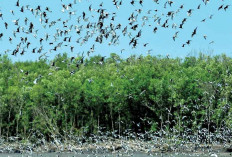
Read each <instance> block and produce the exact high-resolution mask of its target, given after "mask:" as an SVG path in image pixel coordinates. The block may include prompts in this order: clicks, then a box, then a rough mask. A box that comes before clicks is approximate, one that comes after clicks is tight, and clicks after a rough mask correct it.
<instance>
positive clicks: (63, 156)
mask: <svg viewBox="0 0 232 157" xmlns="http://www.w3.org/2000/svg"><path fill="white" fill-rule="evenodd" d="M217 155H218V157H232V154H229V153H224V154H217ZM119 156H125V157H127V156H128V157H129V156H130V157H131V156H133V157H151V156H159V157H189V156H191V157H209V156H210V154H153V155H147V154H141V153H133V154H129V155H128V154H77V153H76V154H75V153H42V154H37V153H34V154H0V157H119Z"/></svg>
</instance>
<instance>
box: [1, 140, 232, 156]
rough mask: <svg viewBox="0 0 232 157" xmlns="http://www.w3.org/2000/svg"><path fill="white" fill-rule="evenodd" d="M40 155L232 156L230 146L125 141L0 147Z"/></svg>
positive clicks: (22, 144)
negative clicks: (212, 154)
mask: <svg viewBox="0 0 232 157" xmlns="http://www.w3.org/2000/svg"><path fill="white" fill-rule="evenodd" d="M34 153H36V154H41V153H75V154H131V153H142V154H147V155H152V154H157V153H158V154H166V153H167V154H173V153H178V154H189V153H190V154H205V153H217V154H225V155H232V145H231V144H229V143H228V144H224V145H223V144H210V145H208V144H199V145H196V144H194V143H187V144H175V143H170V144H167V143H157V142H154V141H143V140H134V139H133V140H122V139H113V140H112V139H111V140H106V141H96V142H85V143H79V144H77V143H75V141H65V142H64V143H58V142H57V143H54V142H50V143H46V144H43V145H36V144H32V143H30V142H28V143H20V142H17V143H16V142H13V143H2V144H0V155H1V154H34Z"/></svg>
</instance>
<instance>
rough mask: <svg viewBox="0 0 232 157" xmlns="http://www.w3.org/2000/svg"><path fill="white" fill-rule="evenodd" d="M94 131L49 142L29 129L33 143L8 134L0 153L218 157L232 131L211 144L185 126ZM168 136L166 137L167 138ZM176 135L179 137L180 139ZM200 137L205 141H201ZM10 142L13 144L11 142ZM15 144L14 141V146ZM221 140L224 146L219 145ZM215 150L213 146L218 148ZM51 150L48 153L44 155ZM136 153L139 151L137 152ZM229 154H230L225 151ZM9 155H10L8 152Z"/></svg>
mask: <svg viewBox="0 0 232 157" xmlns="http://www.w3.org/2000/svg"><path fill="white" fill-rule="evenodd" d="M84 129H85V128H84ZM98 129H99V130H98V133H97V134H91V135H90V136H89V137H88V138H86V137H84V136H76V135H74V134H73V133H72V132H65V133H66V134H67V135H65V138H64V137H62V136H60V135H58V136H57V135H54V136H52V139H53V140H51V141H47V140H46V136H44V135H43V134H42V133H40V132H39V131H38V130H31V135H30V137H29V139H30V140H35V143H30V142H28V143H22V144H20V143H19V142H18V139H19V137H9V141H8V143H7V144H5V143H4V142H5V141H4V139H2V138H0V144H1V146H0V153H17V154H18V155H19V156H21V155H22V156H24V155H26V156H27V157H32V156H40V157H42V156H54V154H57V155H56V157H61V156H63V155H65V154H63V153H64V152H69V153H68V154H67V155H66V156H71V157H76V156H82V155H85V154H86V155H88V156H96V157H97V156H104V155H105V156H112V155H113V156H146V155H147V156H168V155H170V156H173V157H174V156H178V155H180V156H202V154H204V155H206V154H208V155H210V156H214V157H217V154H218V153H220V151H221V150H220V149H222V148H223V147H226V143H227V142H228V141H229V140H230V139H229V138H230V137H231V136H230V135H231V131H230V130H228V129H224V128H222V129H221V130H220V131H219V132H217V133H212V134H211V135H210V140H211V144H210V145H209V144H208V142H207V140H206V139H205V137H207V136H208V134H207V131H205V129H204V128H203V129H199V130H198V132H197V134H196V135H192V134H190V133H189V130H188V129H186V130H185V131H184V132H183V134H182V135H180V134H178V133H174V132H173V134H172V133H170V132H168V131H165V130H160V131H157V132H145V133H134V132H133V131H132V130H131V129H126V130H125V131H124V132H122V134H118V130H114V131H106V132H105V131H102V129H103V130H104V128H103V127H100V128H98ZM168 137H169V138H168ZM178 138H182V139H183V140H182V141H180V140H179V139H178ZM201 140H205V141H204V142H203V143H201ZM12 142H13V144H11V143H12ZM15 143H17V144H16V145H15ZM222 143H224V144H225V145H223V146H222ZM218 146H219V149H218V150H217V149H216V150H214V148H218ZM46 152H50V153H51V154H47V153H46ZM139 153H142V154H140V155H138V154H139ZM227 155H228V156H230V155H232V154H231V153H230V154H229V153H228V154H227ZM9 157H10V155H9Z"/></svg>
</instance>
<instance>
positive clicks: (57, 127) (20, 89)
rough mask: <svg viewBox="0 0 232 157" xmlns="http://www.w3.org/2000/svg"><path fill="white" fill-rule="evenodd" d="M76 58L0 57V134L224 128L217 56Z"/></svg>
mask: <svg viewBox="0 0 232 157" xmlns="http://www.w3.org/2000/svg"><path fill="white" fill-rule="evenodd" d="M81 60H82V58H81V57H78V58H75V59H74V60H72V61H71V59H70V58H68V56H67V54H64V55H58V56H56V57H55V59H54V60H53V61H51V62H47V61H45V60H40V61H36V62H15V63H12V62H11V60H10V59H9V58H7V56H2V57H0V136H1V135H2V136H6V137H9V136H22V137H24V138H27V137H28V136H30V133H31V130H37V131H40V132H41V133H43V134H44V135H47V137H49V136H51V135H65V136H66V135H67V134H68V133H70V132H74V133H76V134H79V135H83V134H86V135H90V134H91V133H97V131H98V129H99V128H100V127H103V128H105V131H106V130H109V131H114V130H117V131H118V133H120V134H122V133H123V132H124V131H125V130H126V129H132V130H133V131H136V132H144V131H147V130H150V131H158V130H160V129H162V130H166V131H167V130H172V128H175V129H176V130H177V131H179V133H180V132H182V131H183V129H184V126H186V127H188V128H192V130H193V131H196V129H197V128H199V127H204V126H205V125H206V123H209V122H210V123H215V124H216V128H217V129H220V127H222V126H227V127H229V128H231V126H232V119H231V117H232V116H231V115H232V107H231V101H232V94H231V90H232V89H231V87H232V75H231V71H232V64H231V61H232V59H231V58H229V57H227V56H225V55H221V56H214V57H209V56H206V55H203V54H200V55H199V57H186V58H185V59H184V60H181V59H179V58H176V59H168V58H162V57H152V56H145V57H144V56H139V57H136V56H131V57H130V58H128V59H125V60H124V59H121V58H120V56H118V55H117V54H111V56H110V57H109V58H105V59H104V60H103V61H101V60H102V57H101V56H95V57H91V58H90V59H85V60H83V62H84V63H82V61H81ZM52 62H54V63H55V65H54V66H51V63H52ZM77 64H78V65H79V66H76V65H77ZM35 80H36V83H35ZM138 124H139V125H138Z"/></svg>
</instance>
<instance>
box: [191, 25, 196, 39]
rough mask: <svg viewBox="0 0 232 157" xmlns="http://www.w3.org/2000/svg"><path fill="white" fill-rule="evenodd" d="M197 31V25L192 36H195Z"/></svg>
mask: <svg viewBox="0 0 232 157" xmlns="http://www.w3.org/2000/svg"><path fill="white" fill-rule="evenodd" d="M196 33H197V27H196V28H195V29H194V30H193V32H192V37H193V36H194V35H196Z"/></svg>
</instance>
